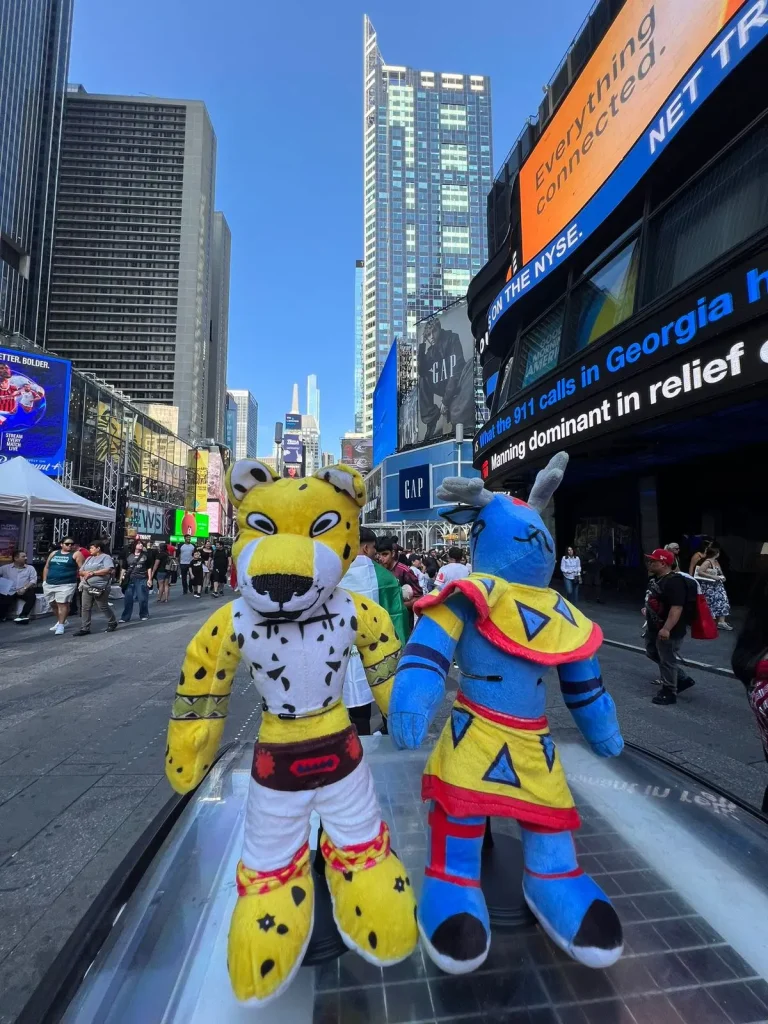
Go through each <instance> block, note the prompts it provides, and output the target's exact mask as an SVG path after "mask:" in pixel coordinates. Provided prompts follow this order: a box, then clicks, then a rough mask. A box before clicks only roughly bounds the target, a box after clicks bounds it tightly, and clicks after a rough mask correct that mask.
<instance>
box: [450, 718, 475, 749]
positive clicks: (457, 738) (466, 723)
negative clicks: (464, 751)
mask: <svg viewBox="0 0 768 1024" xmlns="http://www.w3.org/2000/svg"><path fill="white" fill-rule="evenodd" d="M473 718H474V715H470V713H469V712H468V711H461V710H460V709H459V708H452V709H451V736H452V737H453V748H454V750H455V749H456V747H458V745H459V744H460V743H461V741H462V740H463V739H464V736H465V735H466V732H467V729H468V728H469V727H470V725H471V724H472V719H473Z"/></svg>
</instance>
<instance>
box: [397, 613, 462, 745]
mask: <svg viewBox="0 0 768 1024" xmlns="http://www.w3.org/2000/svg"><path fill="white" fill-rule="evenodd" d="M454 632H456V630H454ZM457 643H458V636H457V637H453V636H451V635H450V634H449V633H448V632H446V630H444V629H443V627H442V626H439V625H438V624H437V623H436V622H434V621H433V620H432V619H431V618H428V616H427V615H423V616H422V617H421V618H420V619H419V621H418V622H417V624H416V628H415V629H414V631H413V633H411V638H410V640H409V641H408V643H407V645H406V648H405V650H404V651H403V653H402V656H401V658H400V662H399V664H398V666H397V672H396V673H395V685H394V688H393V690H392V696H391V698H390V702H389V716H388V718H387V723H388V727H389V734H390V736H391V737H392V741H393V743H394V744H395V746H396V747H399V748H400V749H401V750H403V749H405V748H408V749H410V750H416V749H417V747H419V746H421V744H422V743H423V742H424V739H425V737H426V735H427V730H428V729H429V726H430V723H431V722H432V719H433V718H434V717H435V715H436V714H437V711H438V708H439V707H440V704H441V703H442V700H443V696H444V695H445V680H446V677H447V675H448V673H449V671H450V669H451V663H452V661H453V652H454V651H455V650H456V644H457Z"/></svg>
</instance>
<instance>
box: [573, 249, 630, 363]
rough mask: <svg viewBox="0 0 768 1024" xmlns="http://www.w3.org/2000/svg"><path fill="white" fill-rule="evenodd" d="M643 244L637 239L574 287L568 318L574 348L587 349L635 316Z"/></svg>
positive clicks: (575, 349) (576, 349)
mask: <svg viewBox="0 0 768 1024" xmlns="http://www.w3.org/2000/svg"><path fill="white" fill-rule="evenodd" d="M639 263H640V245H639V242H638V239H636V238H635V239H634V240H633V241H631V242H630V243H629V245H627V246H625V247H624V248H623V249H622V250H621V252H619V253H617V255H616V256H614V257H613V258H612V259H610V260H609V261H608V262H607V263H605V264H604V265H603V266H602V267H601V268H600V269H599V270H597V271H595V273H594V274H592V275H591V276H590V277H589V278H588V279H587V280H586V281H583V282H582V283H581V284H580V285H579V286H578V287H577V288H576V289H574V292H573V295H572V297H571V303H572V305H571V308H570V311H569V314H568V320H569V322H570V323H571V324H572V325H573V328H572V331H569V335H570V336H571V338H572V339H573V340H572V344H573V350H574V351H578V350H579V349H582V348H586V347H587V345H591V344H592V342H593V341H597V339H598V338H601V337H602V336H603V335H604V334H606V333H607V332H608V331H610V330H612V329H613V328H614V327H616V326H617V325H618V324H620V323H622V322H623V321H624V320H626V319H627V318H628V317H630V316H631V315H632V313H633V312H634V308H635V293H636V290H637V272H638V266H639Z"/></svg>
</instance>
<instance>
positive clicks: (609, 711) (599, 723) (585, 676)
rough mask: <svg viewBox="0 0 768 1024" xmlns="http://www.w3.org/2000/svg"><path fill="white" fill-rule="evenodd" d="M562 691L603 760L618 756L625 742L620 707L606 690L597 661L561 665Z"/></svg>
mask: <svg viewBox="0 0 768 1024" xmlns="http://www.w3.org/2000/svg"><path fill="white" fill-rule="evenodd" d="M557 674H558V675H559V676H560V690H561V691H562V694H563V700H564V701H565V706H566V707H567V708H568V710H569V711H570V712H571V714H572V715H573V719H574V721H575V722H576V725H577V726H578V727H579V729H580V730H581V734H582V736H583V737H584V739H585V740H586V741H587V743H589V745H590V746H591V747H592V749H593V750H594V752H595V753H596V754H597V755H598V756H599V757H616V756H617V755H618V754H620V753H621V752H622V750H623V749H624V740H623V739H622V738H621V730H620V729H619V723H618V720H617V718H616V705H615V704H614V703H613V699H612V698H611V695H610V694H609V693H608V692H607V691H606V690H605V689H604V688H603V680H602V677H601V675H600V663H599V662H598V660H597V658H587V659H586V661H576V662H572V663H571V664H569V665H559V666H558V669H557Z"/></svg>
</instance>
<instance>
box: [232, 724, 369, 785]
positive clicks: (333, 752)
mask: <svg viewBox="0 0 768 1024" xmlns="http://www.w3.org/2000/svg"><path fill="white" fill-rule="evenodd" d="M362 759H363V748H362V745H361V743H360V739H359V737H358V735H357V729H355V727H354V725H350V726H349V727H348V728H346V729H343V730H342V731H341V732H336V733H333V735H331V736H320V737H319V738H318V739H314V740H304V741H302V742H300V743H257V744H256V746H255V747H254V751H253V767H252V769H251V775H252V776H253V778H254V779H255V781H256V782H258V783H259V785H260V786H266V787H267V789H279V790H282V791H283V792H289V793H295V792H298V791H300V790H305V789H320V788H321V787H322V786H330V785H331V783H332V782H339V780H340V779H344V778H346V777H347V775H350V774H351V773H352V772H353V771H354V770H355V768H357V766H358V765H359V764H360V762H361V761H362Z"/></svg>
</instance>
